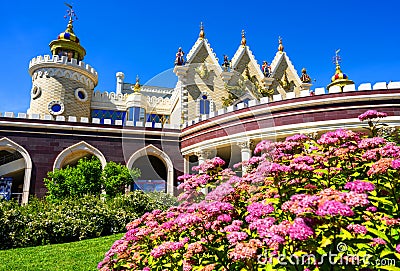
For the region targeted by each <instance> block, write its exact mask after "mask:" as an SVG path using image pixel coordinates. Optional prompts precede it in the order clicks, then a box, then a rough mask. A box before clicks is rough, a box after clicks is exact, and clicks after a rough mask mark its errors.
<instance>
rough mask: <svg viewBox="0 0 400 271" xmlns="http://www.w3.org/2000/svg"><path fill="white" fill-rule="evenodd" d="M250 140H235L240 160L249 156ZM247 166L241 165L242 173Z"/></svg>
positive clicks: (247, 158)
mask: <svg viewBox="0 0 400 271" xmlns="http://www.w3.org/2000/svg"><path fill="white" fill-rule="evenodd" d="M251 143H252V142H251V141H250V140H245V141H240V142H237V145H238V146H239V147H240V154H241V158H242V162H244V161H248V160H249V159H250V158H251ZM246 170H247V167H246V166H242V175H243V174H244V173H245V172H246Z"/></svg>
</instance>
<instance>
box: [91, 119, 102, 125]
mask: <svg viewBox="0 0 400 271" xmlns="http://www.w3.org/2000/svg"><path fill="white" fill-rule="evenodd" d="M92 123H94V124H100V119H99V118H92Z"/></svg>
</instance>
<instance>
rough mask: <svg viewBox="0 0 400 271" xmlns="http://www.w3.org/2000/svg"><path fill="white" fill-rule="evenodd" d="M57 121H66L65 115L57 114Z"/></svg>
mask: <svg viewBox="0 0 400 271" xmlns="http://www.w3.org/2000/svg"><path fill="white" fill-rule="evenodd" d="M56 121H65V117H64V116H56Z"/></svg>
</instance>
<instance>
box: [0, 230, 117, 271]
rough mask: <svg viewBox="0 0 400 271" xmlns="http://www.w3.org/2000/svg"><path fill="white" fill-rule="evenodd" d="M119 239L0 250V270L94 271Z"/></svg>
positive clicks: (111, 238) (106, 238)
mask: <svg viewBox="0 0 400 271" xmlns="http://www.w3.org/2000/svg"><path fill="white" fill-rule="evenodd" d="M122 236H123V234H117V235H111V236H106V237H101V238H96V239H89V240H84V241H80V242H73V243H66V244H57V245H47V246H39V247H28V248H17V249H9V250H0V270H1V271H11V270H18V271H36V270H42V271H44V270H46V271H80V270H84V271H86V270H97V269H96V267H97V264H98V262H100V261H101V260H102V259H103V257H104V253H106V252H107V251H108V250H109V248H110V247H111V245H112V244H113V243H114V241H116V240H117V239H120V238H121V237H122Z"/></svg>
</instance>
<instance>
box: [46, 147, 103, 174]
mask: <svg viewBox="0 0 400 271" xmlns="http://www.w3.org/2000/svg"><path fill="white" fill-rule="evenodd" d="M91 156H96V157H97V158H99V160H100V163H101V165H102V167H103V168H104V167H105V166H106V164H107V161H106V158H105V157H104V155H103V154H102V153H101V152H100V151H99V150H98V149H96V148H95V147H93V146H91V145H90V144H88V143H86V142H84V141H81V142H79V143H77V144H75V145H72V146H70V147H68V148H66V149H65V150H63V151H62V152H61V153H60V154H59V155H58V156H57V158H56V160H55V161H54V165H53V170H55V169H62V168H64V167H66V166H67V165H70V166H74V165H76V163H77V162H78V160H79V159H81V158H83V157H91Z"/></svg>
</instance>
